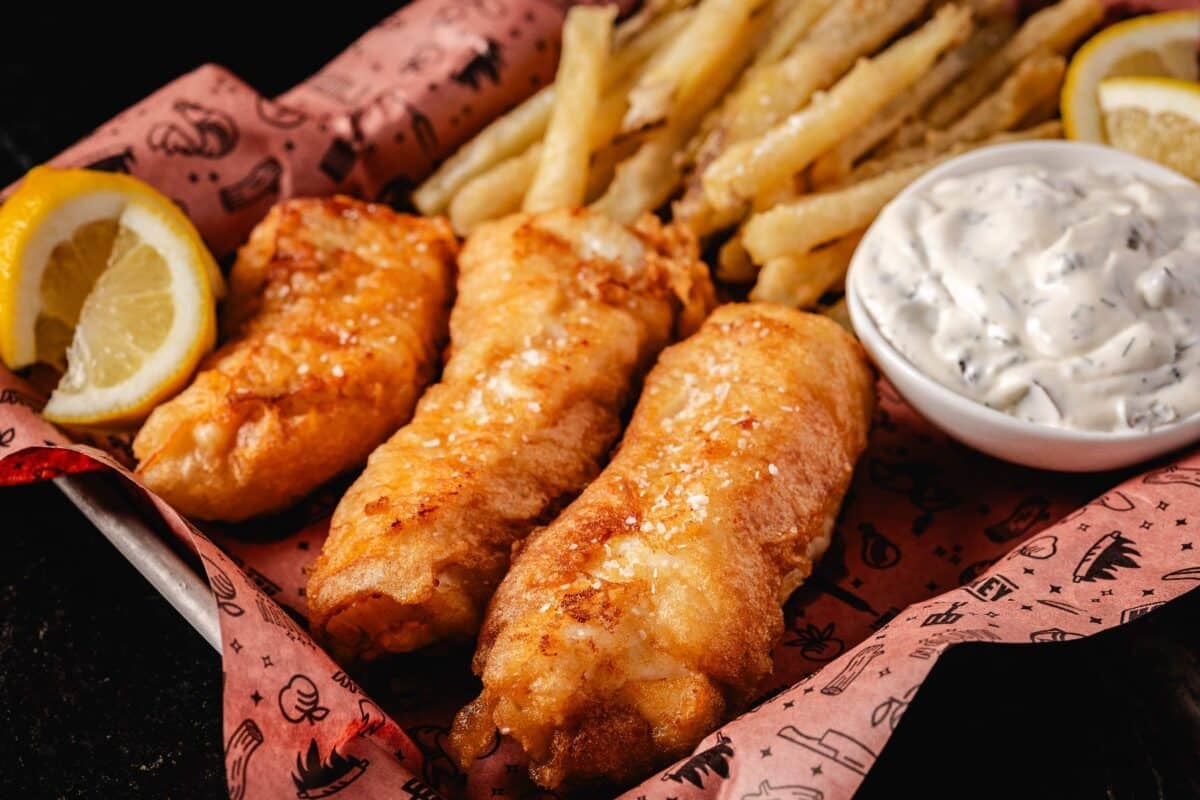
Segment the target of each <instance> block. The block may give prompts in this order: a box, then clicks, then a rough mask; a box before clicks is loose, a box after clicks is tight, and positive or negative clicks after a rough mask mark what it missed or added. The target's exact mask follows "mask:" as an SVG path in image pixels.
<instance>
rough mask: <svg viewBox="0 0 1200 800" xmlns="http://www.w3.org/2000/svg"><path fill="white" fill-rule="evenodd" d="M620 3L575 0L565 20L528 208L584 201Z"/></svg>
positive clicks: (527, 197) (537, 209)
mask: <svg viewBox="0 0 1200 800" xmlns="http://www.w3.org/2000/svg"><path fill="white" fill-rule="evenodd" d="M616 16H617V9H616V6H574V7H573V8H572V9H571V10H570V11H568V12H567V20H566V23H565V24H564V25H563V49H562V57H561V58H560V59H559V61H558V73H557V74H556V75H555V78H554V86H555V90H554V92H555V94H554V97H555V101H554V110H553V111H552V112H551V114H550V123H549V125H548V126H547V128H546V137H545V138H544V139H543V140H542V155H541V160H540V161H539V162H538V169H537V172H536V173H535V174H534V176H533V183H532V184H531V185H530V187H529V191H528V192H526V194H525V202H524V204H523V207H524V210H525V211H527V212H529V213H532V214H537V213H540V212H542V211H552V210H554V209H556V208H574V207H575V206H579V205H582V204H583V197H584V194H585V193H586V192H587V173H588V160H589V156H590V155H591V149H590V146H589V145H590V142H591V135H592V134H591V129H592V120H593V117H594V116H595V114H596V109H597V107H598V106H599V105H600V91H601V87H602V82H603V80H604V67H605V63H606V62H607V61H608V48H609V43H610V42H611V40H612V24H613V20H614V19H616Z"/></svg>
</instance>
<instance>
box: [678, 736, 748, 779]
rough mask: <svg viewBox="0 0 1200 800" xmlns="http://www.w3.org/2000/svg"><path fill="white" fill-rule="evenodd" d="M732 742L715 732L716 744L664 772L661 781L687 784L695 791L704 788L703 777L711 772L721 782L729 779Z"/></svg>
mask: <svg viewBox="0 0 1200 800" xmlns="http://www.w3.org/2000/svg"><path fill="white" fill-rule="evenodd" d="M731 742H732V740H731V739H730V738H729V737H728V736H726V735H725V734H723V733H721V732H720V731H717V743H716V744H714V745H713V746H712V747H709V748H707V749H704V750H701V751H700V752H699V753H696V755H694V756H692V757H691V758H689V759H688V760H686V761H684V762H683V763H682V764H680V765H679V766H678V767H676V768H675V769H673V770H670V771H668V772H664V773H663V776H662V779H663V780H664V781H675V783H683V782H684V781H687V782H688V783H690V784H692V785H693V786H695V787H696V788H697V789H703V788H704V776H706V775H708V773H710V772H712V773H714V774H715V775H717V776H718V777H720V778H721V779H722V780H724V779H725V778H728V777H729V759H731V758H733V755H734V754H733V746H732V744H731Z"/></svg>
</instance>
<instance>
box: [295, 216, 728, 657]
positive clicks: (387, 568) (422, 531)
mask: <svg viewBox="0 0 1200 800" xmlns="http://www.w3.org/2000/svg"><path fill="white" fill-rule="evenodd" d="M459 270H460V271H459V284H458V298H457V301H456V303H455V306H454V310H453V312H452V314H451V318H450V357H449V360H448V361H447V363H446V367H445V372H444V373H443V376H442V382H441V383H440V384H438V385H436V386H434V387H432V388H431V389H430V390H429V391H428V392H427V393H426V394H425V396H424V397H423V398H422V399H421V402H420V404H419V405H418V407H417V413H416V415H415V416H414V418H413V420H412V422H411V423H409V424H408V425H407V426H406V427H404V428H402V429H401V430H400V431H398V432H397V433H396V434H395V435H394V436H393V437H392V438H391V439H390V440H389V441H388V442H387V443H386V444H384V445H382V446H381V447H380V448H379V449H377V450H376V451H375V452H374V453H372V454H371V458H370V461H369V462H368V464H367V468H366V471H365V472H363V474H362V475H361V477H359V479H358V480H357V481H356V482H355V483H354V485H353V486H351V487H350V490H349V491H348V492H347V493H346V495H345V497H344V498H343V499H342V501H341V503H340V504H339V505H338V507H337V510H336V511H335V512H334V515H333V521H332V525H331V529H330V534H329V538H328V540H327V541H326V542H325V545H324V547H323V549H322V552H321V556H320V558H319V559H318V560H317V562H316V564H315V566H314V568H313V571H312V573H311V575H310V579H309V583H308V588H307V591H306V598H307V600H308V605H309V610H310V622H311V624H312V628H313V630H314V631H316V633H317V634H318V635H319V636H320V637H321V638H322V639H323V640H324V641H325V642H326V644H327V645H328V646H329V647H331V648H332V649H333V650H334V651H335V652H337V653H339V654H340V655H342V656H345V657H362V658H371V657H374V656H378V655H380V654H381V653H384V652H397V651H406V650H412V649H415V648H418V647H422V646H424V645H426V644H429V643H431V642H434V641H437V640H441V639H464V638H470V637H473V636H474V635H475V633H476V631H477V630H478V627H479V621H480V619H481V618H482V616H483V610H484V608H485V606H486V604H487V602H488V599H489V598H490V597H491V594H492V591H493V589H495V587H496V585H497V584H498V583H499V582H500V579H501V578H502V577H503V576H504V572H505V570H507V568H508V561H509V552H510V550H511V547H512V544H513V542H515V541H517V540H520V539H521V538H523V537H524V536H525V535H526V534H527V533H529V531H530V530H531V529H532V528H533V527H534V526H536V525H538V524H540V523H544V522H546V521H547V520H548V519H549V518H550V516H552V515H553V514H554V512H556V511H557V510H558V509H559V508H561V507H562V506H563V505H565V504H566V502H568V501H569V500H570V499H571V498H573V497H574V496H575V495H576V494H577V493H578V492H579V491H580V490H581V489H582V488H583V487H584V486H585V485H586V484H587V482H588V481H589V480H591V479H592V478H593V477H594V476H595V475H596V473H598V472H599V470H600V467H601V464H602V462H603V459H604V458H605V457H606V456H607V454H608V451H609V448H610V447H611V446H612V444H613V442H614V441H615V440H616V438H617V437H618V435H619V434H620V430H621V415H622V412H623V411H624V410H625V409H626V408H627V406H628V405H629V404H630V402H631V400H632V398H633V396H634V392H635V389H636V386H637V384H638V382H639V381H640V378H641V376H642V375H643V374H644V371H645V370H646V369H648V368H649V366H650V364H652V363H653V361H654V358H655V357H656V356H657V355H658V353H659V351H660V350H661V349H662V348H663V347H665V346H666V345H667V344H669V342H670V341H671V339H672V338H673V337H674V335H675V334H676V331H677V330H684V331H686V330H689V329H694V327H695V326H696V325H697V324H698V323H699V321H700V319H702V318H703V315H704V314H706V313H707V312H708V310H709V309H710V308H711V307H712V294H713V290H712V284H711V283H710V281H709V278H708V272H707V269H706V267H705V265H704V263H703V262H701V261H700V260H699V258H698V255H697V250H696V244H695V240H694V239H693V238H692V237H691V236H690V234H687V233H685V232H684V231H681V230H678V229H676V228H673V227H663V226H662V225H661V224H659V222H658V221H657V220H655V219H653V218H651V217H647V218H646V219H644V220H643V221H642V222H640V223H639V224H638V225H637V226H635V227H634V228H632V229H629V228H626V227H624V226H622V225H619V224H617V223H615V222H613V221H611V220H609V219H608V218H607V217H604V216H603V215H600V214H597V213H593V212H588V211H586V210H562V211H554V212H549V213H546V214H541V215H516V216H513V217H509V218H507V219H504V220H501V221H499V222H495V223H490V224H488V225H486V226H484V227H481V228H480V229H478V230H477V231H476V232H474V233H473V234H472V235H471V237H470V238H469V239H468V240H467V242H466V244H465V245H464V247H463V250H462V255H461V257H460V259H459Z"/></svg>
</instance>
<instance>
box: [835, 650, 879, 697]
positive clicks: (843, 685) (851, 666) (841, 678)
mask: <svg viewBox="0 0 1200 800" xmlns="http://www.w3.org/2000/svg"><path fill="white" fill-rule="evenodd" d="M882 654H883V645H881V644H872V645H868V646H866V647H864V648H862V649H861V650H859V651H858V652H857V653H855V654H854V656H853V657H852V658H851V659H850V660H849V661H847V662H846V666H844V667H842V669H841V671H840V672H839V673H838V674H837V675H834V676H833V678H832V679H831V680H830V681H829V683H827V684H825V685H824V686H823V687H821V694H828V695H837V694H841V693H842V692H844V691H846V689H847V687H849V686H850V684H852V683H854V681H855V680H856V679H857V678H858V676H859V675H861V674H862V673H863V670H865V669H866V668H867V665H868V664H870V663H871V661H872V660H874V659H876V658H878V657H879V656H880V655H882Z"/></svg>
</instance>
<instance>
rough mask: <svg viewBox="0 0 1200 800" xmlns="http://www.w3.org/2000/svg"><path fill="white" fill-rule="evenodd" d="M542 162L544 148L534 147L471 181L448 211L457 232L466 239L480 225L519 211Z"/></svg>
mask: <svg viewBox="0 0 1200 800" xmlns="http://www.w3.org/2000/svg"><path fill="white" fill-rule="evenodd" d="M541 160H542V146H541V144H535V145H533V146H532V147H530V148H529V149H528V150H526V151H525V152H524V153H519V154H517V155H515V156H512V157H511V158H508V159H505V160H504V161H501V162H500V163H499V164H497V165H496V166H494V167H492V168H491V169H489V170H488V171H487V172H484V173H483V174H482V175H477V176H475V177H474V178H471V179H470V180H468V181H467V183H466V185H465V186H463V187H462V188H461V189H459V190H458V193H457V194H456V195H454V199H453V200H451V201H450V208H449V209H448V211H447V213H448V214H449V216H450V224H451V225H452V226H453V227H454V232H455V233H457V234H458V235H459V236H466V235H467V234H469V233H470V232H471V231H473V230H475V228H477V227H478V226H479V225H480V224H481V223H484V222H487V221H488V220H493V219H499V218H500V217H504V216H507V215H509V214H512V213H513V212H516V211H520V210H521V202H522V200H524V198H525V192H526V190H527V189H528V188H529V184H530V183H531V182H532V181H533V176H534V174H535V173H536V172H537V170H538V165H539V164H540V163H541Z"/></svg>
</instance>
